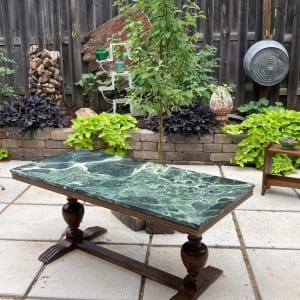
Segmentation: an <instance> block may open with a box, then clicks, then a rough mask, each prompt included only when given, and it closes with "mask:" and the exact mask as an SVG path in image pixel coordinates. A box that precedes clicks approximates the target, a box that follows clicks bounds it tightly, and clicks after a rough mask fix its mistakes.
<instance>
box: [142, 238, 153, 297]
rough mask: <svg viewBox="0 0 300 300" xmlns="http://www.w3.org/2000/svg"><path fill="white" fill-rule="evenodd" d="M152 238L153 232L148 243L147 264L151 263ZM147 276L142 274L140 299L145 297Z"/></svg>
mask: <svg viewBox="0 0 300 300" xmlns="http://www.w3.org/2000/svg"><path fill="white" fill-rule="evenodd" d="M152 239H153V234H149V240H148V243H147V249H146V255H145V264H146V265H149V258H150V250H151V247H152ZM146 279H147V278H146V277H145V276H143V275H142V276H141V287H140V292H139V300H143V298H144V291H145V285H146Z"/></svg>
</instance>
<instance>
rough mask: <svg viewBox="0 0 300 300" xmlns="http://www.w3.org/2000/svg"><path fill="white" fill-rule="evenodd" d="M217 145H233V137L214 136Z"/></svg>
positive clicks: (225, 135) (226, 135)
mask: <svg viewBox="0 0 300 300" xmlns="http://www.w3.org/2000/svg"><path fill="white" fill-rule="evenodd" d="M214 143H215V144H231V143H232V136H231V135H228V134H215V135H214Z"/></svg>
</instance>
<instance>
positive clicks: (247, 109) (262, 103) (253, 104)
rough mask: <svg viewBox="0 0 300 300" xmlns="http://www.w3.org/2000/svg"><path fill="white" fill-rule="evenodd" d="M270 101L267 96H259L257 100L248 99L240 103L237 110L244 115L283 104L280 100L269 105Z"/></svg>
mask: <svg viewBox="0 0 300 300" xmlns="http://www.w3.org/2000/svg"><path fill="white" fill-rule="evenodd" d="M269 103H270V101H269V100H268V99H267V98H260V99H259V100H258V101H250V102H249V103H247V104H244V105H241V106H239V107H238V108H237V110H238V111H239V112H241V113H243V114H245V115H251V114H261V113H263V112H264V108H266V107H269V108H271V109H278V108H281V107H282V106H283V104H282V103H281V102H275V105H274V106H269Z"/></svg>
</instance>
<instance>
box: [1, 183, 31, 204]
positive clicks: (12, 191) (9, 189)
mask: <svg viewBox="0 0 300 300" xmlns="http://www.w3.org/2000/svg"><path fill="white" fill-rule="evenodd" d="M0 183H1V185H3V186H4V188H5V190H0V203H11V202H12V201H14V200H16V199H17V198H18V197H19V196H20V195H21V194H22V193H23V192H24V191H25V190H26V189H27V188H28V187H29V185H28V184H26V183H23V182H20V181H16V180H14V179H11V178H0Z"/></svg>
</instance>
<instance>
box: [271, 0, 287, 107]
mask: <svg viewBox="0 0 300 300" xmlns="http://www.w3.org/2000/svg"><path fill="white" fill-rule="evenodd" d="M286 11H287V1H285V0H277V1H276V5H275V8H274V12H273V18H274V30H273V31H274V34H273V35H272V38H273V39H274V40H276V41H278V42H280V43H282V44H283V42H284V32H285V22H286ZM280 85H281V84H280V83H279V84H276V85H275V86H273V87H270V101H271V104H274V103H275V102H277V101H279V100H280Z"/></svg>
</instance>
